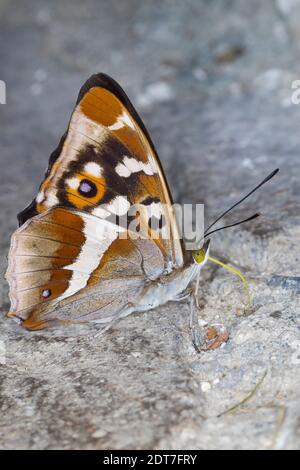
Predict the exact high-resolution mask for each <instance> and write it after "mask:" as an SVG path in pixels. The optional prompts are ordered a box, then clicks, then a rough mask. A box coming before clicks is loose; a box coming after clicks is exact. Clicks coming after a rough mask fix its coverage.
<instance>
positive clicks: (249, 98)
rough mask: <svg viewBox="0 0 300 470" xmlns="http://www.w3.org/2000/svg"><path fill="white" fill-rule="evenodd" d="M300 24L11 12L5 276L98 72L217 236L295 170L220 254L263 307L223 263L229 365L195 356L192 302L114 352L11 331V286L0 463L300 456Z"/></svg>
mask: <svg viewBox="0 0 300 470" xmlns="http://www.w3.org/2000/svg"><path fill="white" fill-rule="evenodd" d="M299 21H300V2H299V1H297V0H293V1H291V0H289V1H288V0H277V1H271V0H268V1H264V2H261V1H259V0H253V1H251V2H245V1H242V0H228V1H225V0H224V1H221V2H207V1H204V0H202V1H196V0H194V1H193V0H186V1H184V2H179V1H170V0H164V1H152V0H151V1H150V0H149V1H143V2H139V1H137V0H126V1H122V2H120V1H118V0H111V1H104V0H102V1H96V0H87V1H85V2H82V1H79V0H73V1H69V0H66V1H64V2H47V1H46V0H39V1H38V0H29V1H27V2H21V1H20V0H19V1H15V2H14V7H13V8H11V2H9V1H8V0H1V1H0V44H1V50H0V63H1V76H0V79H1V80H4V81H5V82H6V85H7V104H6V105H0V113H1V115H0V122H1V130H0V142H1V186H0V202H1V206H0V207H1V211H0V214H1V220H0V222H1V223H0V248H1V270H2V272H4V270H5V263H6V256H7V251H8V247H9V239H10V235H11V233H12V231H13V230H14V229H15V227H16V214H17V213H18V211H20V210H21V209H22V208H23V207H24V206H25V205H26V204H27V203H28V202H29V201H30V200H31V199H32V197H33V195H34V194H35V193H36V190H37V187H38V184H39V183H40V181H41V179H42V175H43V172H44V170H45V167H46V165H47V161H48V156H49V154H50V153H51V151H52V150H53V149H54V148H55V147H56V145H57V142H58V140H59V138H60V136H61V135H62V133H63V132H64V130H65V128H66V125H67V122H68V119H69V115H70V112H71V109H72V107H73V105H74V101H75V99H76V95H77V92H78V89H79V87H80V86H81V84H82V83H83V82H84V81H85V80H86V78H87V77H88V76H89V75H91V74H92V73H94V72H96V71H103V72H106V73H108V74H110V75H112V76H113V77H114V78H115V79H116V80H118V81H119V82H120V83H121V84H122V86H123V87H124V88H125V90H126V91H127V92H128V94H129V96H130V97H131V98H132V100H133V102H134V103H135V104H136V106H137V108H138V109H139V111H140V112H141V114H142V116H143V118H144V120H145V123H146V125H147V127H148V129H149V131H150V133H151V135H152V136H153V139H154V142H155V143H156V146H157V150H158V153H159V154H160V156H161V160H162V163H163V166H164V168H165V170H166V173H167V176H168V178H169V181H170V186H171V188H172V191H173V194H174V199H175V200H176V201H179V202H203V203H205V207H206V216H207V220H211V219H212V218H213V217H214V216H215V215H216V214H218V213H219V212H220V211H221V210H223V209H224V208H226V207H228V206H229V204H231V203H233V202H234V201H235V200H236V199H237V198H238V197H239V196H240V195H241V194H243V193H244V192H245V191H246V190H247V189H248V188H251V187H252V186H253V185H255V184H256V183H257V182H258V181H259V180H260V179H261V178H262V177H263V176H265V175H266V174H268V172H270V171H271V170H272V169H274V168H276V167H277V166H279V167H280V169H281V172H280V174H279V175H278V176H277V177H276V180H274V181H273V182H272V183H270V184H269V186H268V187H266V188H265V189H264V190H262V191H261V192H260V193H259V194H257V195H255V196H254V197H253V198H252V199H251V201H249V202H248V203H247V204H245V205H244V206H243V207H240V208H239V209H237V210H236V212H235V215H234V219H238V218H239V217H245V215H248V214H251V213H252V212H253V211H256V210H260V211H261V212H262V215H263V217H262V218H261V219H260V220H258V221H257V222H255V223H253V224H248V225H245V226H242V227H240V228H237V229H233V230H231V231H230V230H229V231H227V232H224V233H222V234H220V235H216V236H215V237H214V238H213V242H212V251H211V252H212V253H213V254H214V255H215V257H218V256H219V257H221V259H227V260H230V261H231V263H233V264H234V265H235V266H238V267H240V268H241V269H242V270H243V272H245V274H246V275H247V277H248V279H249V282H250V285H251V295H252V297H253V308H252V310H251V312H250V313H249V312H248V313H247V312H246V313H244V308H243V307H244V296H243V290H242V287H241V285H240V282H239V281H237V280H236V279H235V278H232V277H231V275H230V274H229V273H227V272H226V271H225V272H224V270H222V269H219V268H216V267H215V266H212V265H207V267H206V269H205V272H204V273H203V278H202V282H201V297H202V301H201V310H200V312H199V319H200V323H201V324H202V325H203V328H205V326H204V325H208V326H210V327H212V326H214V325H215V326H217V327H218V328H221V327H224V328H226V329H227V331H228V332H229V340H228V342H227V343H226V344H225V343H224V344H223V345H222V346H221V347H220V348H218V349H215V350H209V351H206V352H202V354H198V353H196V352H195V350H194V349H193V347H192V344H191V337H190V331H189V323H188V320H189V306H188V303H186V302H182V303H179V304H178V303H176V304H168V305H166V306H164V307H161V308H159V309H157V310H155V311H152V312H148V313H144V314H139V315H135V316H132V317H129V318H127V319H125V320H122V321H121V322H120V323H119V324H118V325H117V326H115V327H114V328H113V329H112V330H111V331H110V332H108V333H107V334H106V336H105V337H104V338H102V337H97V336H96V329H95V328H93V327H86V328H82V329H80V330H78V331H66V330H63V329H62V330H56V331H52V332H50V331H49V332H41V333H29V332H26V331H25V332H24V331H23V330H21V329H20V327H19V326H18V325H17V324H15V323H14V322H13V321H12V320H9V319H7V318H5V317H4V313H5V312H6V311H7V309H8V299H7V286H6V283H5V281H4V280H3V281H1V286H0V287H1V310H2V311H3V315H2V317H1V330H0V362H1V365H0V374H1V379H0V380H1V381H0V387H1V398H0V400H1V415H0V421H1V427H0V447H1V448H4V449H12V448H22V449H54V448H62V449H75V448H79V449H109V448H113V449H116V448H125V449H136V448H138V449H140V448H148V449H166V448H170V449H184V448H186V449H191V448H198V449H231V448H233V449H248V448H251V449H299V447H300V444H299V443H300V311H299V310H300V308H299V291H300V273H299V261H300V260H299V241H300V217H299V215H300V203H299V200H300V199H299V194H300V191H299V176H300V160H299V154H300V133H299V122H300V105H297V104H293V103H292V101H291V96H292V93H293V91H294V90H292V82H293V81H294V80H297V79H300V74H299V66H298V64H299V60H300V36H299ZM232 217H233V215H232ZM227 220H229V219H227ZM230 220H232V219H230ZM238 404H239V406H235V405H238ZM226 411H227V412H226Z"/></svg>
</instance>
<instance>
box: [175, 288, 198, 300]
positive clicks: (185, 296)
mask: <svg viewBox="0 0 300 470" xmlns="http://www.w3.org/2000/svg"><path fill="white" fill-rule="evenodd" d="M192 294H193V289H192V288H190V287H188V288H187V289H186V290H185V291H183V292H181V293H180V294H178V295H176V297H175V298H174V299H172V302H181V301H182V300H186V299H189V298H190V297H191V295H192Z"/></svg>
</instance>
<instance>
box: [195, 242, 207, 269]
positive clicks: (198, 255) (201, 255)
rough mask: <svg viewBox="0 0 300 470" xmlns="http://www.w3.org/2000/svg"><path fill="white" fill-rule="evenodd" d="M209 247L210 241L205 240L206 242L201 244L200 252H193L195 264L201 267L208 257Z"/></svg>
mask: <svg viewBox="0 0 300 470" xmlns="http://www.w3.org/2000/svg"><path fill="white" fill-rule="evenodd" d="M209 245H210V240H206V242H205V243H204V244H203V246H202V248H200V250H195V251H193V258H194V260H195V262H196V263H197V264H198V265H200V266H203V265H204V264H205V263H206V261H207V260H208V257H209Z"/></svg>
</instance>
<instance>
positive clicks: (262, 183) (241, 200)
mask: <svg viewBox="0 0 300 470" xmlns="http://www.w3.org/2000/svg"><path fill="white" fill-rule="evenodd" d="M278 171H279V168H276V170H274V171H272V173H270V174H269V175H268V176H267V177H266V178H265V179H264V180H263V181H261V182H260V183H259V184H258V185H257V186H255V188H253V189H252V190H251V191H250V192H249V193H248V194H246V196H244V197H242V199H240V200H239V201H237V202H236V203H235V204H233V206H231V207H230V208H229V209H227V210H226V211H225V212H223V213H222V214H221V215H219V217H218V218H217V219H216V220H215V221H214V222H213V223H211V224H210V225H209V226H208V227H207V229H206V230H205V232H204V236H205V237H206V236H208V235H209V234H210V233H212V232H209V233H207V232H208V231H209V229H210V228H211V227H212V226H213V225H215V224H216V223H217V222H219V220H221V219H222V218H223V217H224V216H225V215H226V214H228V212H230V211H232V209H234V208H235V207H237V206H238V205H239V204H241V203H242V202H243V201H245V200H246V199H247V198H248V197H249V196H251V195H252V194H253V193H255V191H257V190H258V189H259V188H260V187H261V186H263V185H264V184H265V183H267V182H268V181H270V179H271V178H273V176H275V175H276V174H277V173H278ZM256 217H257V215H256ZM252 218H255V217H254V216H252ZM252 218H251V217H250V219H246V220H244V221H241V222H238V223H236V224H233V225H228V227H233V226H234V225H239V224H241V223H244V222H247V221H248V220H252ZM224 228H227V226H226V227H223V229H224ZM218 230H221V229H218ZM214 232H217V230H214Z"/></svg>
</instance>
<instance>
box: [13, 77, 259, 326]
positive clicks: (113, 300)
mask: <svg viewBox="0 0 300 470" xmlns="http://www.w3.org/2000/svg"><path fill="white" fill-rule="evenodd" d="M133 208H134V209H135V210H134V211H132V209H133ZM149 209H150V210H149ZM227 212H228V211H227ZM256 216H257V214H256V215H255V216H252V218H254V217H256ZM125 219H126V220H125ZM219 219H220V218H218V219H217V221H218V220H219ZM250 219H251V218H248V219H246V220H250ZM18 220H19V228H18V229H17V230H16V231H15V233H14V234H13V236H12V239H11V247H10V251H9V262H8V269H7V273H6V278H7V280H8V283H9V286H10V300H11V309H10V312H9V313H8V315H9V316H10V317H14V318H16V319H18V320H19V321H20V323H21V325H22V326H23V327H25V328H27V329H28V330H40V329H43V328H46V327H52V326H55V325H57V324H74V323H83V322H94V323H98V324H101V325H103V327H106V328H107V327H109V326H111V325H112V324H113V323H114V322H115V321H116V320H118V319H120V318H122V317H126V316H127V315H129V314H131V313H133V312H142V311H147V310H150V309H153V308H155V307H157V306H159V305H163V304H165V303H166V302H168V301H170V300H180V299H182V298H184V296H185V292H186V290H187V288H188V287H189V285H190V284H191V283H192V282H193V281H194V280H195V279H197V278H198V279H199V273H200V271H201V269H202V267H203V266H204V264H205V263H206V262H207V260H208V258H209V240H207V241H206V242H205V243H204V244H203V246H202V248H200V249H198V250H195V251H194V252H192V253H191V252H187V251H186V250H185V249H184V245H183V242H182V239H181V235H180V233H179V228H178V224H177V220H176V216H175V213H174V210H173V201H172V197H171V194H170V190H169V187H168V184H167V181H166V178H165V175H164V172H163V169H162V166H161V163H160V161H159V158H158V155H157V152H156V150H155V148H154V145H153V143H152V141H151V138H150V136H149V134H148V132H147V130H146V128H145V126H144V124H143V122H142V120H141V118H140V117H139V115H138V113H137V112H136V110H135V109H134V107H133V105H132V104H131V102H130V101H129V98H128V97H127V96H126V94H125V92H124V91H123V90H122V88H121V87H120V86H119V85H118V84H117V83H116V82H115V81H114V80H113V79H112V78H110V77H109V76H107V75H105V74H96V75H93V76H91V77H90V78H89V79H88V80H87V82H86V83H85V84H84V85H83V87H82V88H81V90H80V92H79V96H78V99H77V102H76V105H75V108H74V110H73V113H72V115H71V119H70V122H69V125H68V129H67V131H66V133H65V134H64V135H63V137H62V139H61V140H60V143H59V145H58V147H57V149H56V150H55V151H54V152H53V153H52V154H51V156H50V161H49V166H48V169H47V172H46V175H45V179H44V181H43V182H42V183H41V185H40V188H39V191H38V194H37V196H36V198H35V199H34V200H33V201H32V203H31V204H30V205H29V206H28V207H27V208H26V209H24V210H23V211H22V212H21V213H20V214H19V215H18ZM124 220H125V222H124ZM128 220H129V222H130V223H128ZM132 224H135V225H134V226H135V228H138V229H139V230H133V228H132V226H133V225H132ZM212 225H213V224H211V226H212ZM233 225H235V224H233ZM211 226H210V227H211ZM210 227H209V228H210ZM164 228H167V229H168V230H167V235H168V236H163V235H162V233H163V230H164ZM137 232H138V236H137ZM207 233H208V232H207ZM210 233H212V232H210Z"/></svg>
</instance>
